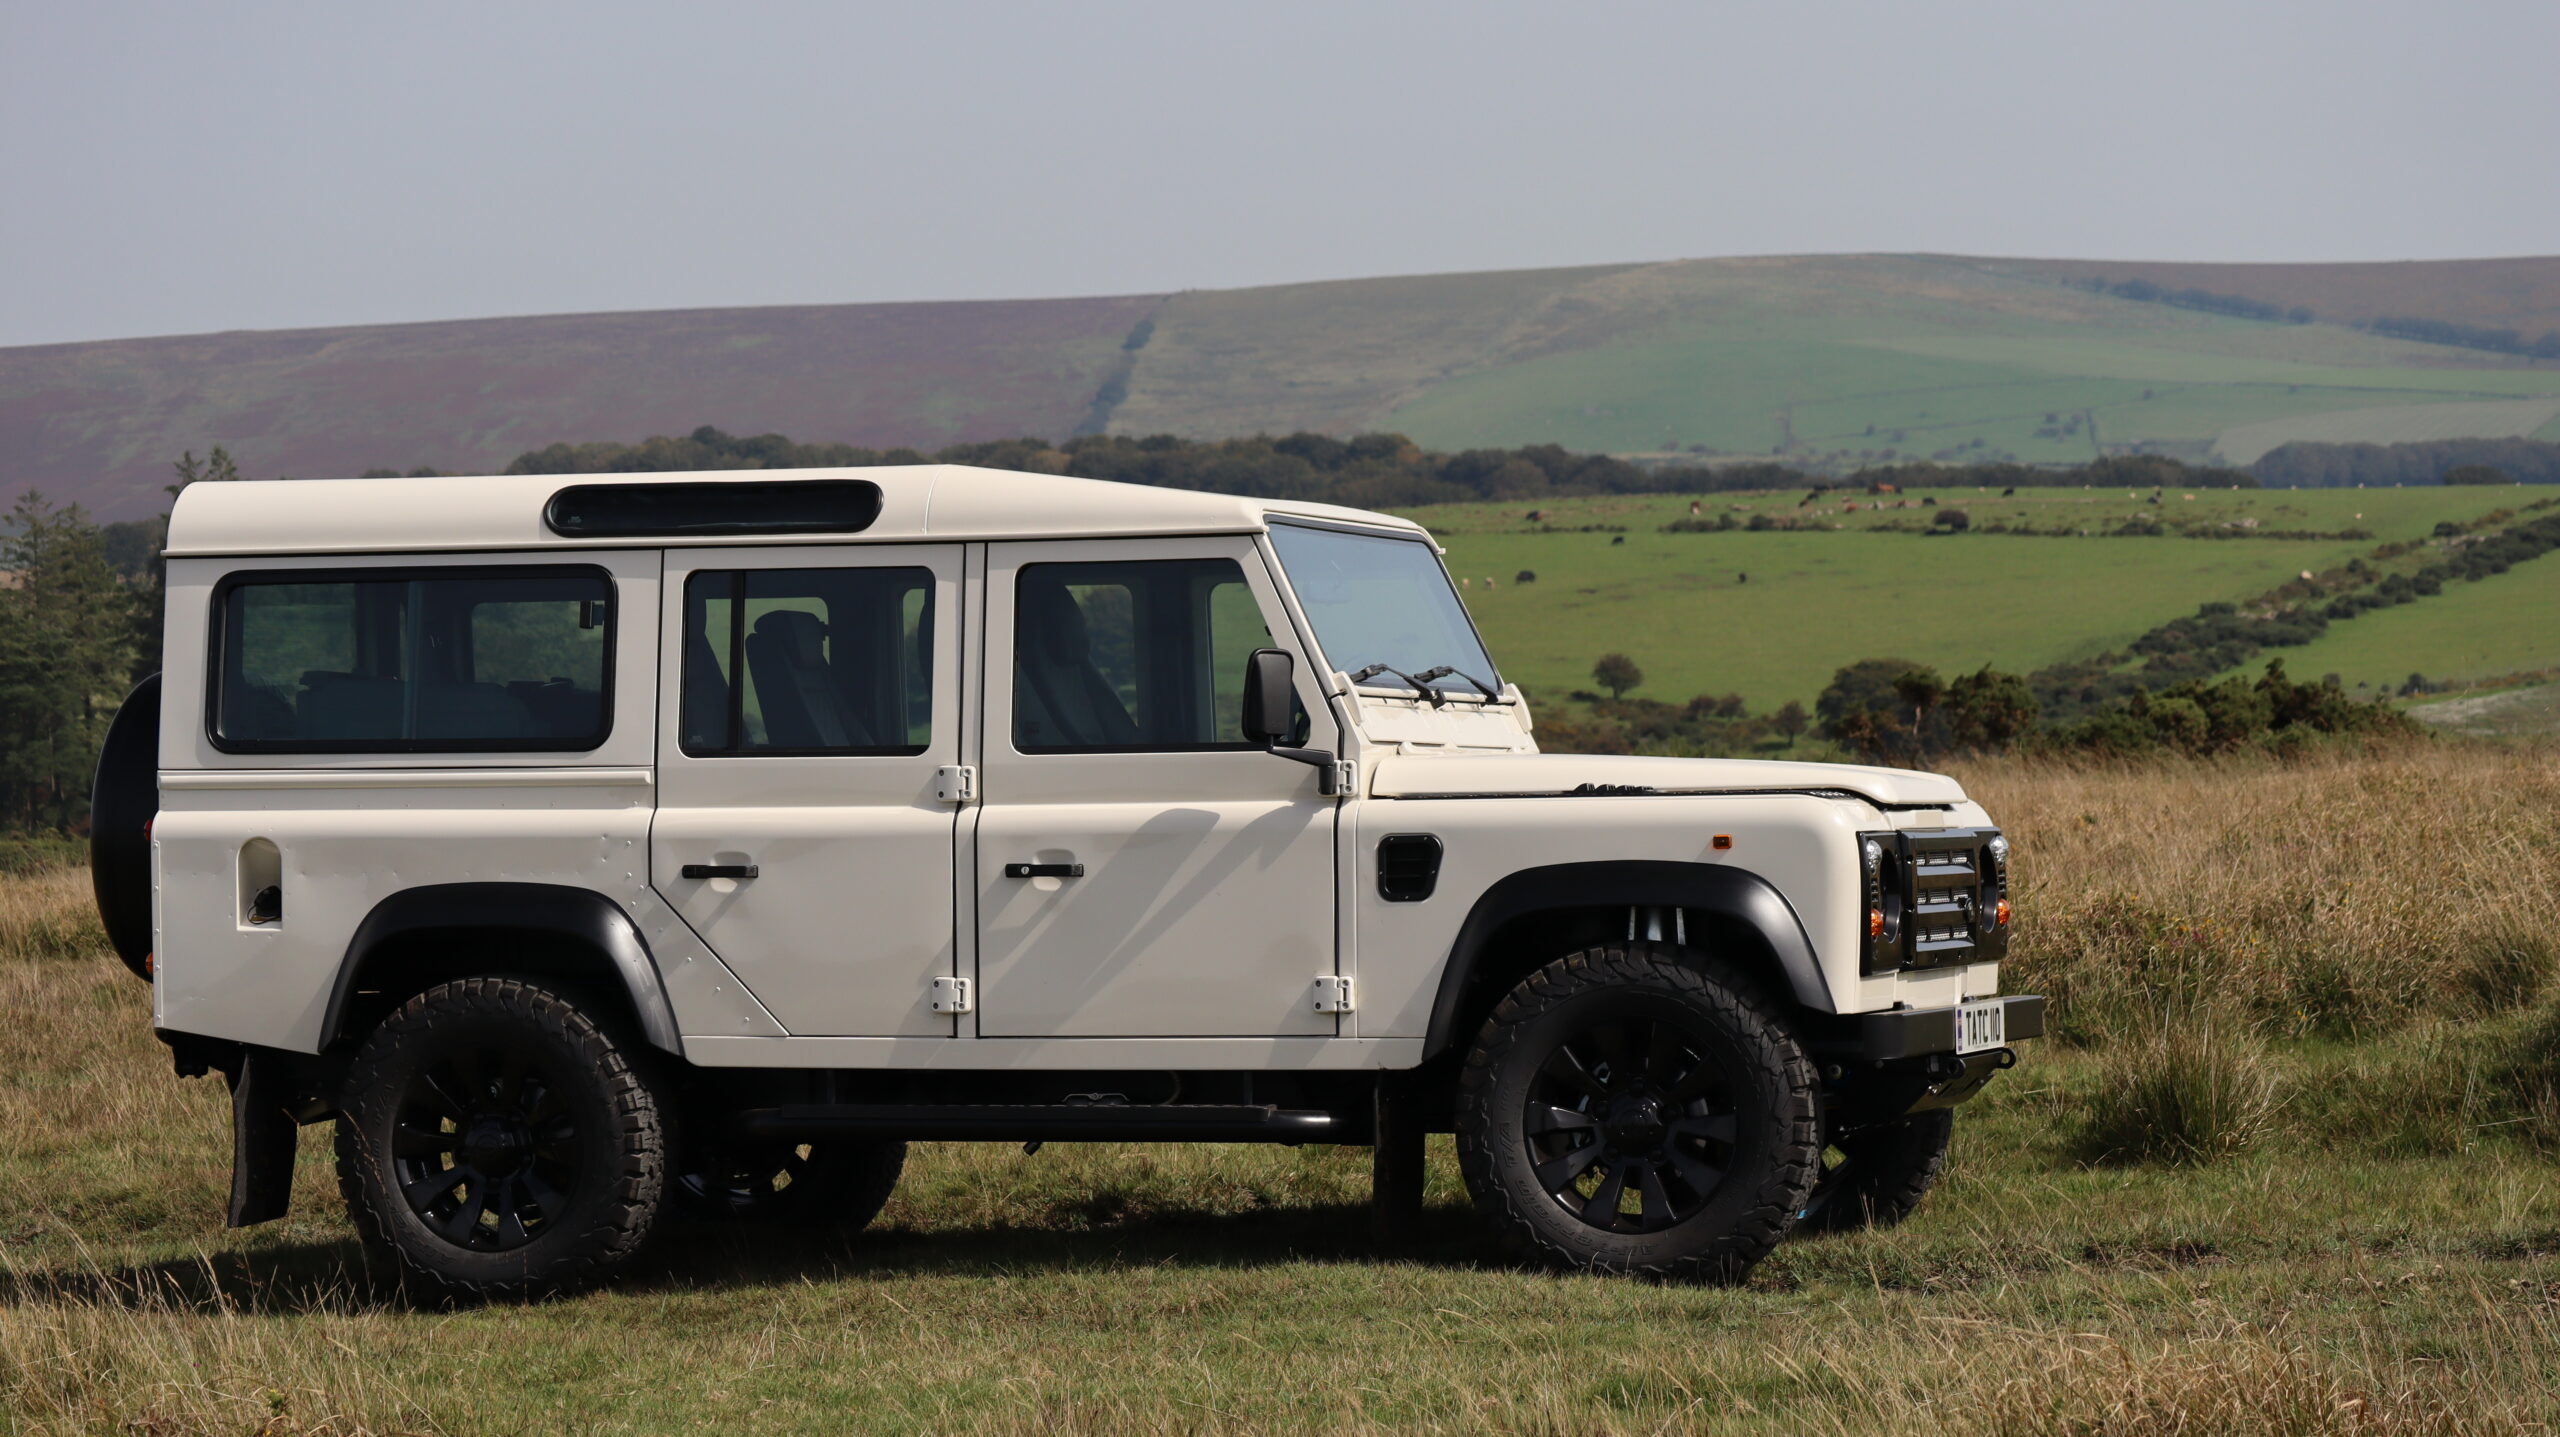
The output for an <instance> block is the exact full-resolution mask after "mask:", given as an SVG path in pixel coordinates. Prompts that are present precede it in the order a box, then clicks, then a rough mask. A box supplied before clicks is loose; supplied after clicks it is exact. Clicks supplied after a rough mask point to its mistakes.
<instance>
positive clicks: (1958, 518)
mask: <svg viewBox="0 0 2560 1437" xmlns="http://www.w3.org/2000/svg"><path fill="white" fill-rule="evenodd" d="M1929 522H1930V523H1932V524H1935V525H1937V526H1938V527H1939V528H1941V529H1953V530H1955V531H1956V532H1958V533H1962V532H1963V531H1965V530H1967V529H1970V528H1972V527H1973V516H1972V515H1971V514H1968V513H1966V512H1965V511H1963V510H1962V509H1941V510H1939V511H1938V515H1937V517H1936V518H1934V519H1932V520H1930V521H1929Z"/></svg>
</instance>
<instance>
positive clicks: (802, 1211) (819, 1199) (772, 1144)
mask: <svg viewBox="0 0 2560 1437" xmlns="http://www.w3.org/2000/svg"><path fill="white" fill-rule="evenodd" d="M691 1126H692V1127H694V1128H695V1129H697V1130H706V1131H712V1132H716V1131H717V1127H716V1120H713V1121H704V1122H699V1123H695V1124H692V1125H691ZM906 1165H907V1145H906V1144H905V1143H903V1142H898V1141H895V1140H887V1141H872V1142H861V1141H841V1142H830V1143H795V1142H790V1141H787V1140H783V1139H754V1138H747V1139H735V1140H730V1139H721V1138H716V1137H715V1138H711V1139H708V1140H706V1141H703V1142H701V1143H699V1144H697V1145H696V1146H695V1147H694V1148H693V1150H692V1151H691V1153H690V1154H689V1155H688V1156H687V1158H686V1160H685V1162H684V1164H683V1167H684V1170H683V1171H682V1172H680V1173H678V1174H677V1176H676V1180H675V1183H674V1196H675V1199H676V1201H677V1203H678V1204H679V1205H680V1206H681V1207H682V1208H683V1210H684V1211H685V1213H686V1214H687V1215H689V1216H692V1217H696V1218H703V1219H708V1220H711V1221H715V1222H729V1221H735V1222H768V1223H811V1224H816V1223H824V1224H827V1225H829V1226H835V1227H847V1228H859V1227H862V1226H864V1225H866V1224H868V1223H869V1222H870V1221H871V1220H872V1219H873V1218H875V1217H877V1216H879V1215H880V1209H881V1208H882V1207H884V1206H886V1205H887V1204H888V1201H889V1194H890V1193H891V1192H893V1191H895V1190H896V1188H897V1186H898V1176H899V1174H900V1173H901V1172H903V1171H904V1170H905V1168H906Z"/></svg>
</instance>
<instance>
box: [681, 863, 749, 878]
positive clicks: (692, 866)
mask: <svg viewBox="0 0 2560 1437" xmlns="http://www.w3.org/2000/svg"><path fill="white" fill-rule="evenodd" d="M683 871H684V876H685V877H687V878H753V877H755V876H756V872H757V869H756V866H755V865H754V864H752V863H688V864H686V865H685V866H684V870H683Z"/></svg>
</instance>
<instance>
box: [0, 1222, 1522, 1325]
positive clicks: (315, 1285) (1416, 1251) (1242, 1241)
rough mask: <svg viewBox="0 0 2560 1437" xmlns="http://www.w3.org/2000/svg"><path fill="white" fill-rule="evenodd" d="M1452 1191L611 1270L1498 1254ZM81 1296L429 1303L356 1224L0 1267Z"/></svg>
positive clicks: (743, 1230)
mask: <svg viewBox="0 0 2560 1437" xmlns="http://www.w3.org/2000/svg"><path fill="white" fill-rule="evenodd" d="M1472 1217H1473V1214H1472V1212H1471V1211H1470V1210H1469V1209H1468V1208H1467V1207H1466V1205H1465V1204H1463V1203H1441V1204H1434V1205H1432V1206H1431V1207H1430V1208H1428V1209H1426V1210H1425V1211H1424V1213H1423V1215H1422V1219H1421V1221H1420V1222H1419V1223H1418V1224H1416V1234H1417V1235H1416V1236H1414V1237H1412V1238H1410V1239H1408V1240H1405V1241H1401V1242H1396V1243H1391V1244H1381V1243H1379V1242H1377V1241H1376V1240H1375V1239H1373V1237H1372V1235H1371V1229H1370V1219H1369V1209H1368V1207H1367V1206H1366V1205H1365V1204H1357V1203H1326V1204H1314V1205H1309V1206H1305V1207H1288V1208H1262V1209H1257V1210H1254V1211H1250V1212H1241V1213H1211V1212H1202V1211H1190V1210H1183V1209H1170V1210H1160V1211H1154V1212H1150V1213H1147V1214H1144V1215H1142V1216H1135V1217H1127V1216H1121V1215H1119V1214H1118V1213H1117V1212H1116V1211H1115V1210H1114V1209H1113V1208H1112V1207H1111V1206H1110V1205H1109V1204H1108V1203H1107V1202H1097V1204H1096V1205H1094V1206H1093V1207H1092V1208H1090V1209H1088V1210H1086V1211H1083V1212H1080V1213H1079V1212H1072V1211H1071V1212H1068V1213H1065V1214H1062V1224H1071V1225H1054V1226H1051V1225H1033V1224H1028V1223H997V1224H990V1225H984V1226H972V1227H951V1228H915V1227H907V1226H889V1227H877V1228H870V1229H866V1230H863V1231H859V1232H852V1233H847V1232H843V1231H841V1230H834V1229H828V1228H825V1227H792V1226H778V1225H777V1226H764V1225H757V1224H749V1223H712V1222H700V1221H694V1220H686V1219H679V1220H675V1221H671V1222H670V1223H669V1224H668V1226H667V1227H666V1228H665V1229H663V1230H662V1231H661V1233H660V1236H659V1239H658V1240H656V1241H654V1242H652V1243H651V1244H650V1246H649V1248H648V1250H647V1251H645V1252H643V1253H642V1254H641V1255H640V1256H639V1258H638V1259H637V1260H636V1261H634V1262H633V1263H632V1265H631V1266H630V1267H629V1268H628V1269H626V1270H625V1272H624V1273H623V1274H622V1276H621V1277H620V1278H619V1279H617V1280H616V1281H615V1282H614V1283H612V1284H611V1286H612V1288H613V1289H615V1290H619V1291H624V1292H676V1291H694V1292H699V1291H717V1290H720V1289H724V1288H753V1287H775V1286H783V1285H788V1284H797V1283H801V1282H805V1281H808V1280H811V1279H821V1280H825V1279H834V1280H844V1281H855V1282H858V1281H861V1280H863V1279H865V1278H891V1277H912V1276H973V1275H982V1274H983V1275H993V1274H998V1273H1002V1274H1005V1275H1007V1276H1013V1277H1019V1276H1022V1275H1024V1274H1027V1273H1073V1272H1085V1271H1103V1270H1109V1269H1116V1268H1128V1267H1158V1268H1183V1267H1192V1268H1252V1267H1276V1266H1282V1265H1286V1264H1291V1263H1345V1264H1360V1263H1381V1262H1394V1263H1418V1264H1421V1265H1424V1266H1428V1267H1435V1268H1447V1269H1456V1270H1467V1269H1478V1270H1491V1269H1498V1268H1502V1267H1506V1266H1508V1265H1509V1264H1507V1263H1506V1262H1505V1261H1504V1259H1503V1258H1502V1256H1501V1254H1500V1253H1499V1252H1498V1251H1496V1250H1495V1248H1494V1247H1493V1245H1492V1244H1491V1243H1489V1242H1487V1241H1485V1240H1484V1239H1483V1237H1482V1236H1481V1234H1480V1230H1479V1229H1478V1228H1477V1226H1476V1224H1475V1223H1474V1222H1473V1221H1472ZM63 1305H82V1306H97V1307H110V1308H122V1309H125V1310H127V1311H132V1312H136V1313H159V1312H166V1313H171V1314H179V1315H184V1314H189V1313H197V1314H213V1313H245V1314H250V1315H255V1316H274V1317H288V1316H299V1315H305V1314H318V1313H357V1312H368V1311H379V1310H397V1309H404V1308H413V1307H421V1306H425V1304H422V1303H419V1302H417V1301H414V1300H413V1299H412V1298H411V1297H409V1296H408V1295H407V1294H405V1293H403V1292H402V1291H401V1289H400V1287H399V1284H398V1283H397V1282H396V1281H394V1280H392V1278H391V1276H390V1275H389V1274H388V1273H382V1272H378V1271H369V1270H368V1267H367V1264H366V1262H365V1259H364V1253H363V1250H362V1249H361V1248H360V1247H359V1246H358V1245H357V1243H356V1241H355V1239H354V1237H353V1236H352V1235H350V1236H348V1237H346V1238H343V1239H338V1240H333V1241H324V1242H308V1241H306V1242H279V1243H261V1244H253V1245H248V1246H244V1247H241V1248H238V1249H234V1250H232V1251H227V1252H210V1253H206V1254H203V1255H200V1256H196V1257H190V1258H181V1259H172V1260H168V1261H163V1262H147V1263H128V1264H123V1265H118V1266H106V1265H98V1264H82V1265H78V1266H66V1267H55V1268H35V1269H26V1268H20V1269H14V1270H12V1269H6V1268H0V1307H39V1306H63Z"/></svg>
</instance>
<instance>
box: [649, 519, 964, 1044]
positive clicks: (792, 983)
mask: <svg viewBox="0 0 2560 1437" xmlns="http://www.w3.org/2000/svg"><path fill="white" fill-rule="evenodd" d="M960 574H961V565H960V549H959V546H957V545H948V544H946V545H916V546H907V545H881V546H876V547H851V546H846V547H830V548H820V547H809V548H800V547H791V548H746V547H741V548H734V549H671V550H669V551H668V552H667V556H666V589H665V593H666V598H665V605H666V608H665V619H664V624H665V627H664V630H663V632H665V633H666V634H667V635H668V642H667V643H665V644H663V645H661V647H660V652H661V653H662V655H663V658H662V664H663V667H664V679H663V684H662V692H663V694H664V695H665V696H666V697H665V699H664V701H663V703H662V713H661V716H660V721H659V725H658V785H659V794H658V815H657V819H656V822H655V824H654V825H653V827H652V829H651V839H650V855H649V864H650V879H651V881H652V883H653V884H654V885H655V886H656V887H657V889H658V891H659V892H660V893H662V894H664V895H665V896H666V898H667V901H668V902H669V903H671V904H673V905H674V906H675V909H676V911H677V912H678V913H680V914H682V915H683V916H684V920H685V922H687V923H689V924H691V925H692V926H693V928H694V931H695V932H697V933H699V934H700V935H701V936H702V941H703V942H704V943H706V944H708V945H709V946H710V948H711V951H713V952H714V953H717V954H719V955H720V958H721V960H722V961H724V962H726V963H727V964H728V965H729V967H730V968H731V969H732V970H734V971H735V972H736V973H737V974H738V976H739V978H740V979H741V980H742V981H744V982H745V983H746V985H747V987H748V988H749V990H750V991H752V992H753V993H754V994H755V995H756V997H757V998H758V999H759V1000H761V1001H762V1002H763V1003H764V1005H765V1007H766V1008H767V1009H769V1010H771V1012H772V1013H773V1015H774V1017H775V1018H776V1019H778V1020H779V1021H780V1022H781V1024H782V1026H783V1027H784V1028H785V1029H786V1030H788V1031H789V1032H791V1033H794V1034H800V1035H826V1036H857V1037H874V1036H877V1037H887V1036H936V1035H941V1036H948V1035H950V1034H951V1033H952V1019H950V1018H949V1017H947V1016H944V1015H940V1014H936V1013H934V1012H933V1011H932V1010H931V1007H930V1001H931V989H932V985H933V980H934V979H935V978H937V977H948V976H953V974H954V969H953V962H954V956H953V934H954V933H955V931H956V928H955V922H954V913H953V902H954V897H955V894H954V885H953V882H952V875H953V871H954V869H953V858H952V853H953V844H954V815H955V810H954V809H953V808H952V807H951V806H950V805H948V804H946V803H944V802H942V801H941V800H940V798H939V797H938V796H937V793H936V787H935V770H936V769H937V768H939V767H941V766H943V765H946V764H956V763H958V762H959V761H960V760H959V757H958V754H959V750H960V683H959V678H960V660H959V652H960V647H961V646H960V643H959V642H958V639H959V635H960V634H961V633H962V632H963V628H962V620H963V615H962V600H961V583H960Z"/></svg>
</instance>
